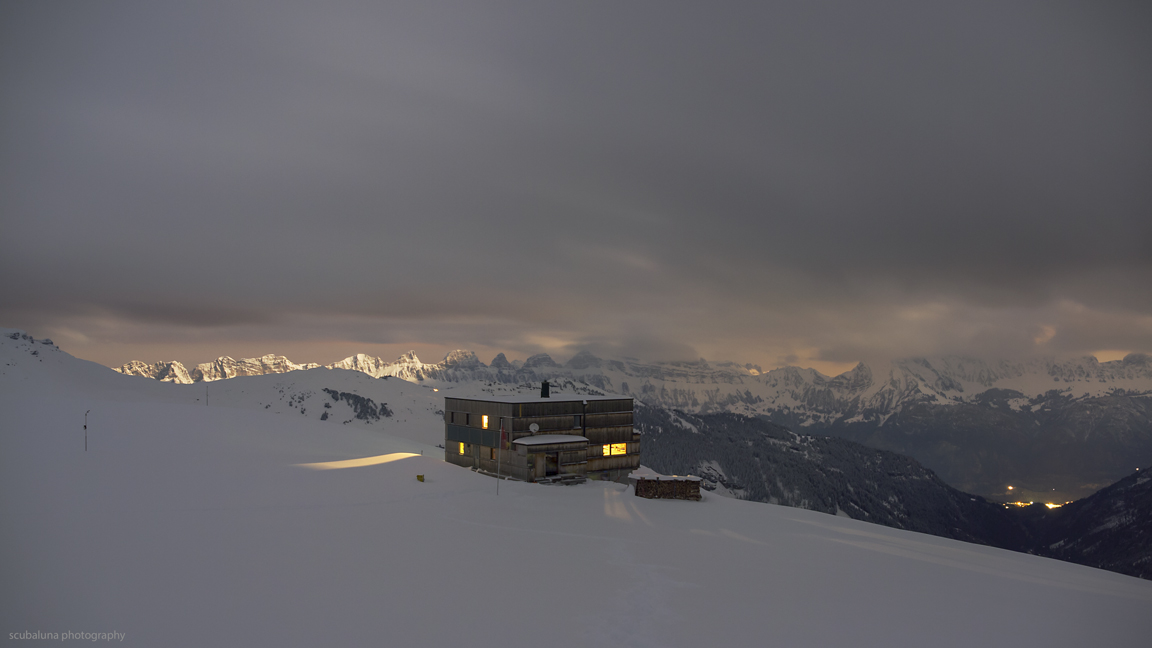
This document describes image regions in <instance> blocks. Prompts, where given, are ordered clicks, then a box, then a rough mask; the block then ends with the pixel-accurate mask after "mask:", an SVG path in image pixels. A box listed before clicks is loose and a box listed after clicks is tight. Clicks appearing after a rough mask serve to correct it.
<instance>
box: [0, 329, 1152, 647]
mask: <svg viewBox="0 0 1152 648" xmlns="http://www.w3.org/2000/svg"><path fill="white" fill-rule="evenodd" d="M0 340H2V341H3V342H4V344H3V345H0V350H2V353H3V356H2V357H0V364H2V365H3V366H0V520H2V522H0V556H2V558H3V560H2V561H0V632H2V633H3V637H4V639H5V640H6V641H9V643H13V644H15V643H17V642H18V641H19V640H12V639H11V638H12V636H13V633H15V636H20V633H24V632H29V633H36V632H39V633H42V634H44V633H64V632H120V633H124V635H125V639H124V641H123V644H124V645H133V646H207V645H219V646H319V645H332V646H341V645H356V646H360V645H384V646H451V645H470V646H489V645H491V646H542V645H556V646H577V645H585V646H586V645H622V646H700V645H715V646H725V645H731V646H753V645H754V646H1012V647H1014V648H1015V647H1019V646H1045V647H1046V648H1049V647H1053V646H1087V645H1097V646H1144V645H1147V641H1148V636H1149V632H1150V631H1152V614H1149V612H1152V582H1147V581H1142V580H1139V579H1135V578H1131V577H1126V576H1121V575H1117V574H1113V573H1109V572H1104V571H1100V570H1095V569H1091V568H1087V567H1081V566H1077V565H1072V564H1067V563H1062V562H1058V561H1054V560H1048V559H1043V558H1037V557H1033V556H1027V555H1022V554H1015V553H1011V552H1006V551H1001V550H997V549H990V548H986V547H981V546H975V545H968V544H964V543H959V542H954V541H950V540H944V539H941V538H935V537H931V536H924V535H919V534H915V533H908V532H903V531H897V530H893V529H888V528H884V527H878V526H874V525H871V524H867V523H863V522H856V521H852V520H847V519H843V518H837V517H833V516H829V515H824V514H820V513H813V512H809V511H803V510H798V509H790V508H784V507H778V506H772V505H768V504H758V503H751V502H743V501H737V500H732V499H728V498H723V497H715V496H709V495H707V494H706V495H705V499H704V501H702V502H699V503H695V502H681V501H651V500H644V499H640V498H636V497H634V496H633V495H632V493H631V491H630V489H628V488H626V487H623V486H620V485H617V484H602V483H589V484H585V485H581V486H574V487H556V486H540V485H534V484H521V483H515V482H501V483H500V484H499V494H497V492H496V488H497V482H496V481H495V480H493V479H490V478H487V477H483V476H480V475H476V474H475V473H472V472H470V471H468V470H465V469H461V468H458V467H456V466H452V465H449V464H445V463H444V462H443V461H441V460H440V458H439V456H440V455H439V452H441V451H439V450H438V449H436V448H434V447H432V446H431V445H429V444H427V443H424V442H421V439H422V438H424V436H425V433H420V434H410V435H408V437H410V438H406V437H405V436H404V435H402V434H398V433H393V431H390V430H388V429H377V428H374V427H368V426H357V425H343V424H341V422H339V421H335V420H328V421H324V422H320V421H318V420H314V419H311V418H310V417H308V416H300V415H299V414H295V415H294V414H293V413H292V412H286V413H281V414H277V413H273V412H271V411H268V410H261V409H248V408H235V407H225V406H223V405H226V402H225V401H224V400H223V399H221V402H220V405H221V406H207V407H206V406H205V405H204V404H203V403H202V402H198V401H196V400H195V395H194V392H195V390H197V389H199V390H200V391H201V392H202V391H203V388H202V386H197V385H191V386H188V385H169V384H161V383H157V382H155V381H151V380H148V379H142V378H134V377H129V376H122V375H119V374H115V373H113V372H112V371H111V370H107V369H103V370H102V371H101V370H99V368H97V367H96V366H95V365H92V366H91V367H89V365H90V364H91V363H83V361H78V360H76V359H74V358H71V357H70V356H67V355H66V354H63V353H62V352H59V351H55V352H53V351H51V349H49V348H48V347H44V352H43V353H40V354H39V355H38V356H30V355H29V349H32V348H34V346H29V345H27V344H23V343H20V344H16V343H10V340H8V339H6V338H3V339H0ZM21 345H22V346H21ZM25 347H28V348H25ZM281 378H282V377H281ZM381 382H383V381H381ZM221 384H223V383H221ZM181 390H183V391H181ZM210 403H211V401H210ZM270 409H271V408H269V410H270ZM88 410H90V411H91V412H90V414H89V415H88V424H89V429H88V450H87V451H85V450H84V431H83V429H82V425H83V421H84V413H85V411H88ZM394 418H396V419H397V420H398V419H399V418H400V417H394ZM392 424H395V425H402V424H400V423H397V422H396V421H393V423H392ZM392 424H390V425H392ZM392 453H414V454H415V455H416V456H409V457H393V458H391V459H393V460H391V461H387V462H383V463H370V465H361V466H355V467H348V468H334V469H328V470H316V469H313V468H310V467H305V466H301V465H300V464H311V463H321V462H333V461H340V460H347V459H355V458H361V457H374V456H378V455H386V454H392ZM421 453H423V455H424V456H420V454H421ZM417 474H423V475H424V476H425V480H424V481H423V482H420V481H417V479H416V475H417ZM54 643H62V642H54ZM85 643H91V642H85Z"/></svg>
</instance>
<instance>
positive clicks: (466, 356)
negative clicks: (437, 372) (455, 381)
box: [440, 349, 484, 369]
mask: <svg viewBox="0 0 1152 648" xmlns="http://www.w3.org/2000/svg"><path fill="white" fill-rule="evenodd" d="M440 364H441V365H443V366H445V367H453V368H456V369H479V368H481V367H483V366H484V363H483V362H480V358H477V357H476V354H475V353H474V352H472V351H467V350H465V349H456V350H455V351H449V352H448V355H446V356H444V360H442V361H441V362H440Z"/></svg>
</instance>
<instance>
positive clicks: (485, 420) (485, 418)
mask: <svg viewBox="0 0 1152 648" xmlns="http://www.w3.org/2000/svg"><path fill="white" fill-rule="evenodd" d="M480 427H482V428H484V429H485V430H487V429H488V415H487V414H485V415H484V416H482V417H481V418H480Z"/></svg>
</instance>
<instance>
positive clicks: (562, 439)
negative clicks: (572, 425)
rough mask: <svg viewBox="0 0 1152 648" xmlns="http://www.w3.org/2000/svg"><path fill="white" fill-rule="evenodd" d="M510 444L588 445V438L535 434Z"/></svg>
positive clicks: (572, 435)
mask: <svg viewBox="0 0 1152 648" xmlns="http://www.w3.org/2000/svg"><path fill="white" fill-rule="evenodd" d="M512 443H519V444H521V445H547V444H551V443H584V444H587V443H588V437H582V436H577V435H575V434H537V435H536V436H530V437H521V438H519V439H516V440H515V441H513V442H512Z"/></svg>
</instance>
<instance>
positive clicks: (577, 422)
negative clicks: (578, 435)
mask: <svg viewBox="0 0 1152 648" xmlns="http://www.w3.org/2000/svg"><path fill="white" fill-rule="evenodd" d="M581 418H582V417H581V416H580V415H579V414H577V415H576V416H573V417H572V427H574V428H578V427H580V422H581V421H580V419H581Z"/></svg>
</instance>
